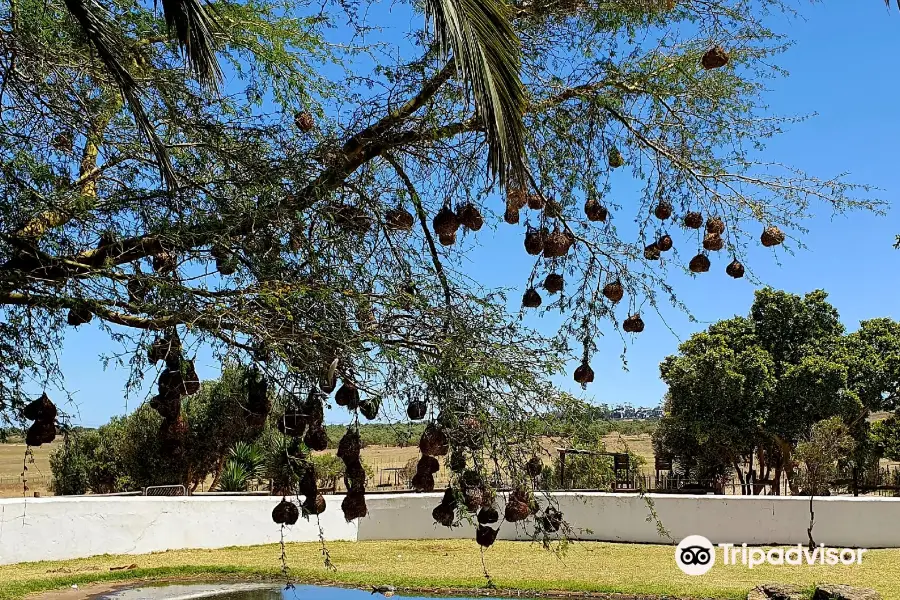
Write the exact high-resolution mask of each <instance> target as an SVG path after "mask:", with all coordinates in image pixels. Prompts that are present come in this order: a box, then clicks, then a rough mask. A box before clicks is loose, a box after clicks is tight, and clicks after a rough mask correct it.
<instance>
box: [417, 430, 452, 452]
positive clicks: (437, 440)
mask: <svg viewBox="0 0 900 600" xmlns="http://www.w3.org/2000/svg"><path fill="white" fill-rule="evenodd" d="M419 450H420V451H421V452H422V454H426V455H428V456H444V455H445V454H447V452H448V451H449V450H450V443H449V442H448V440H447V434H445V433H444V431H443V430H442V429H441V428H440V427H438V426H437V425H435V424H434V423H429V424H428V425H427V426H426V427H425V431H423V432H422V437H421V438H419Z"/></svg>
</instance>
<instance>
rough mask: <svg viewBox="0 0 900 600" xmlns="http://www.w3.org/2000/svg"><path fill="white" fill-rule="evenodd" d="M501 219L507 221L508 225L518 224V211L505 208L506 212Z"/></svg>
mask: <svg viewBox="0 0 900 600" xmlns="http://www.w3.org/2000/svg"><path fill="white" fill-rule="evenodd" d="M503 220H504V221H506V222H507V223H509V224H510V225H518V224H519V211H517V210H513V209H511V208H507V209H506V212H505V213H503Z"/></svg>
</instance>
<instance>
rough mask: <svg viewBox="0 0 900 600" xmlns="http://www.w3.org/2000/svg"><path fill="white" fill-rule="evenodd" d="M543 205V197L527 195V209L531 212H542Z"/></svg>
mask: <svg viewBox="0 0 900 600" xmlns="http://www.w3.org/2000/svg"><path fill="white" fill-rule="evenodd" d="M544 205H545V202H544V197H543V196H541V195H540V194H537V193H535V194H528V208H530V209H531V210H543V208H544Z"/></svg>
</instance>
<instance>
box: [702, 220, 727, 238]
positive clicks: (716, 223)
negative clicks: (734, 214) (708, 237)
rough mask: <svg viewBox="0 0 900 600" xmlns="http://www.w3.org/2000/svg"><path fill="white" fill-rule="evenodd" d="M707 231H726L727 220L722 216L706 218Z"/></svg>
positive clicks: (720, 233) (721, 232) (720, 232)
mask: <svg viewBox="0 0 900 600" xmlns="http://www.w3.org/2000/svg"><path fill="white" fill-rule="evenodd" d="M706 233H718V234H719V235H722V234H723V233H725V221H723V220H722V218H721V217H710V218H708V219H707V220H706Z"/></svg>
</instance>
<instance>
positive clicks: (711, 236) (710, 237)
mask: <svg viewBox="0 0 900 600" xmlns="http://www.w3.org/2000/svg"><path fill="white" fill-rule="evenodd" d="M724 247H725V240H723V239H722V236H721V235H719V234H718V233H707V234H706V235H705V236H703V249H704V250H711V251H713V252H718V251H719V250H721V249H722V248H724Z"/></svg>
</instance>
